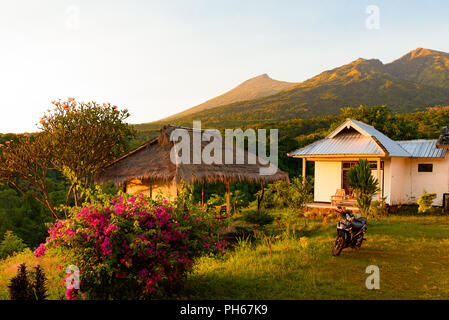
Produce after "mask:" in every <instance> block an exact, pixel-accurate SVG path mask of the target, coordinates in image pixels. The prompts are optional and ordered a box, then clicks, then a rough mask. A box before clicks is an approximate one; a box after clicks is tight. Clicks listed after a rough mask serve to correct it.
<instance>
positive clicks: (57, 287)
mask: <svg viewBox="0 0 449 320" xmlns="http://www.w3.org/2000/svg"><path fill="white" fill-rule="evenodd" d="M23 262H25V263H26V265H27V270H28V271H31V269H32V267H35V266H37V265H38V264H40V265H41V266H42V267H43V269H44V272H45V276H46V277H47V288H48V295H49V296H48V299H50V300H58V299H59V298H60V297H61V296H63V295H64V293H65V287H64V286H63V283H62V280H63V279H64V278H65V277H66V274H65V273H64V271H65V267H66V266H67V262H66V257H61V256H60V255H58V254H57V253H56V252H52V251H51V250H49V251H47V253H46V255H45V256H42V257H39V258H35V257H34V256H33V253H32V252H31V250H29V249H26V250H25V251H24V252H22V253H19V254H16V255H14V256H11V257H9V258H6V259H4V260H1V261H0V300H7V299H9V291H8V284H9V282H10V280H11V278H13V277H14V276H15V275H16V273H17V267H18V266H19V264H21V263H23ZM30 281H33V279H30Z"/></svg>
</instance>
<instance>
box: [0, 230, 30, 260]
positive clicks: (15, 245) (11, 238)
mask: <svg viewBox="0 0 449 320" xmlns="http://www.w3.org/2000/svg"><path fill="white" fill-rule="evenodd" d="M26 247H27V246H26V244H25V243H23V240H22V239H20V238H19V237H18V236H16V235H15V234H14V233H13V232H12V231H6V233H5V237H4V239H3V241H2V242H0V259H4V258H6V257H8V256H10V255H12V254H14V253H19V252H22V251H23V250H25V248H26Z"/></svg>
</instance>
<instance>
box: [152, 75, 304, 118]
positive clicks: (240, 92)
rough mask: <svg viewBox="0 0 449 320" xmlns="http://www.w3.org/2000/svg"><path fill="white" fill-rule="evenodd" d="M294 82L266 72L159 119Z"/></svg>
mask: <svg viewBox="0 0 449 320" xmlns="http://www.w3.org/2000/svg"><path fill="white" fill-rule="evenodd" d="M295 84H296V83H295V82H286V81H279V80H274V79H272V78H270V77H269V76H268V74H266V73H264V74H261V75H258V76H256V77H253V78H250V79H248V80H246V81H244V82H242V83H240V84H239V85H238V86H236V87H234V88H232V89H231V90H229V91H227V92H225V93H223V94H221V95H219V96H217V97H215V98H212V99H209V100H207V101H206V102H203V103H201V104H199V105H197V106H194V107H192V108H189V109H186V110H184V111H181V112H178V113H176V114H174V115H171V116H169V117H166V118H164V119H161V120H159V121H167V120H171V119H175V118H178V117H182V116H186V115H189V114H192V113H195V112H200V111H203V110H207V109H211V108H215V107H219V106H222V105H226V104H230V103H234V102H238V101H246V100H251V99H257V98H261V97H266V96H270V95H272V94H275V93H277V92H280V91H282V90H285V89H287V88H289V87H291V86H294V85H295Z"/></svg>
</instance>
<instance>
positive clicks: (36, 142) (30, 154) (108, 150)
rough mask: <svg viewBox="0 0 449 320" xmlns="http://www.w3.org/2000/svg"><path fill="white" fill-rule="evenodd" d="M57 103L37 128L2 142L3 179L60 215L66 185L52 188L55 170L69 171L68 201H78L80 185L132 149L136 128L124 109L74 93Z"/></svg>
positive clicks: (0, 176)
mask: <svg viewBox="0 0 449 320" xmlns="http://www.w3.org/2000/svg"><path fill="white" fill-rule="evenodd" d="M53 104H54V106H55V108H54V109H53V111H50V110H48V111H47V113H46V114H45V115H44V117H43V118H42V119H41V120H40V122H39V128H40V129H41V131H40V132H39V133H36V134H33V135H26V134H25V135H22V136H19V137H17V138H16V139H14V141H13V140H9V141H6V142H5V143H4V144H0V180H2V181H3V182H6V183H7V184H8V185H10V186H11V187H13V188H15V189H16V190H18V191H19V192H20V193H22V194H23V195H24V196H27V197H30V198H34V199H36V200H37V201H38V202H40V203H41V204H42V205H43V206H44V207H46V208H48V209H49V211H50V212H51V213H52V214H53V216H54V217H55V218H59V216H58V213H57V210H56V209H55V199H60V198H61V191H62V190H61V189H64V188H59V189H60V190H59V192H56V193H53V194H51V191H50V189H52V185H54V180H51V179H49V176H51V175H52V174H53V175H54V172H58V173H59V174H61V173H62V174H63V175H64V176H66V177H67V178H68V180H69V181H70V186H69V187H68V189H67V191H66V199H65V204H68V203H69V200H70V199H72V198H71V196H73V200H74V203H75V205H78V204H79V203H81V199H80V194H81V190H82V189H86V188H89V187H91V186H92V184H93V179H94V176H95V174H96V173H97V172H98V170H99V169H100V168H101V167H103V166H104V165H105V164H107V163H108V162H110V161H111V160H113V159H114V158H116V157H117V156H119V155H120V154H122V153H124V152H125V151H126V150H127V149H128V147H129V141H130V138H131V137H132V136H133V134H134V131H133V129H132V128H131V127H130V126H129V125H128V124H127V123H125V122H124V121H125V119H126V118H128V117H129V113H128V110H126V109H125V110H122V111H120V110H118V108H117V107H116V106H112V105H111V104H103V105H99V104H97V103H96V102H88V103H84V102H81V103H78V102H75V101H74V99H72V98H69V99H68V101H54V102H53ZM24 182H25V183H24Z"/></svg>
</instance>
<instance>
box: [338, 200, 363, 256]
mask: <svg viewBox="0 0 449 320" xmlns="http://www.w3.org/2000/svg"><path fill="white" fill-rule="evenodd" d="M337 212H338V213H339V214H340V215H341V216H342V217H343V220H340V222H338V224H337V239H336V240H335V243H334V248H333V249H332V255H333V256H339V255H340V253H341V251H342V250H343V249H344V248H348V247H351V248H353V249H360V247H361V246H362V242H363V241H365V240H366V239H365V238H364V235H365V233H366V230H367V220H366V218H357V217H356V216H355V215H354V214H353V213H352V212H351V211H348V210H346V209H345V208H342V207H338V209H337Z"/></svg>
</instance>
